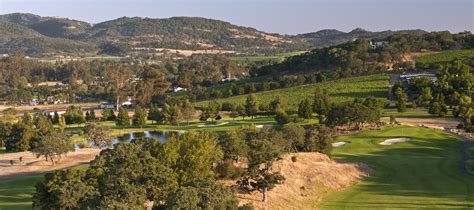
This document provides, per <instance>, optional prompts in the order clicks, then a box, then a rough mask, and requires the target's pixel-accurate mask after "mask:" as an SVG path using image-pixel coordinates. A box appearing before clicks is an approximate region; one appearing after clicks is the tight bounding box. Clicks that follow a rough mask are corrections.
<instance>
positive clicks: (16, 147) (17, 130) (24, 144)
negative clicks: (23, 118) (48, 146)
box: [5, 123, 35, 152]
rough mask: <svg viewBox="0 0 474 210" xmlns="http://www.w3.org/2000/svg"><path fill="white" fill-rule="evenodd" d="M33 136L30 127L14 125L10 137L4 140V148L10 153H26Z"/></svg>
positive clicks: (20, 124) (33, 132)
mask: <svg viewBox="0 0 474 210" xmlns="http://www.w3.org/2000/svg"><path fill="white" fill-rule="evenodd" d="M34 135H35V131H34V129H33V128H32V127H31V126H30V125H26V124H23V123H17V124H14V125H13V126H12V128H11V133H10V135H9V136H8V137H7V139H6V143H5V148H6V150H7V151H12V152H23V151H28V150H29V149H30V142H31V139H32V138H33V137H34Z"/></svg>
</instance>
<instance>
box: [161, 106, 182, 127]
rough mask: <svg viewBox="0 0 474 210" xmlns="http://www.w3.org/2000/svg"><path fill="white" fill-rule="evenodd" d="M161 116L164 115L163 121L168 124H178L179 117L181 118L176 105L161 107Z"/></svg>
mask: <svg viewBox="0 0 474 210" xmlns="http://www.w3.org/2000/svg"><path fill="white" fill-rule="evenodd" d="M163 114H164V116H163V117H164V121H165V122H166V123H168V124H172V125H175V124H178V123H179V120H181V117H182V116H183V115H182V114H181V109H180V108H179V106H178V105H172V106H170V105H168V104H165V106H164V107H163Z"/></svg>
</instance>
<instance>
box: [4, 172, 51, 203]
mask: <svg viewBox="0 0 474 210" xmlns="http://www.w3.org/2000/svg"><path fill="white" fill-rule="evenodd" d="M42 178H43V175H35V176H28V177H24V178H19V179H15V180H12V181H8V182H0V209H2V210H7V209H31V202H32V201H31V199H32V195H33V193H34V191H35V184H36V183H37V182H38V181H39V180H41V179H42Z"/></svg>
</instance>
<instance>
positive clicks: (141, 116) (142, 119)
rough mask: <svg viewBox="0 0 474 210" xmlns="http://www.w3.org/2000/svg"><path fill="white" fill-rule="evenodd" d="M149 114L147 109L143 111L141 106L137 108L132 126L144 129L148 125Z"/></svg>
mask: <svg viewBox="0 0 474 210" xmlns="http://www.w3.org/2000/svg"><path fill="white" fill-rule="evenodd" d="M146 119H147V113H146V110H145V109H142V108H141V107H140V106H137V107H136V108H135V113H133V117H132V124H133V126H138V127H140V128H142V127H143V126H144V125H146Z"/></svg>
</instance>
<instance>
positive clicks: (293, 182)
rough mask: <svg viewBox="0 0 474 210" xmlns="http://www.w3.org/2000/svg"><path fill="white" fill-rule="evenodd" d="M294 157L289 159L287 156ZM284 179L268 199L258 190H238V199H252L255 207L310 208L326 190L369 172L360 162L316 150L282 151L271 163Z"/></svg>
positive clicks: (331, 189) (347, 184) (347, 182)
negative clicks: (336, 157) (341, 158)
mask: <svg viewBox="0 0 474 210" xmlns="http://www.w3.org/2000/svg"><path fill="white" fill-rule="evenodd" d="M292 156H296V157H297V161H296V162H292V161H291V157H292ZM273 170H274V171H280V172H281V173H282V174H283V176H285V178H286V180H285V182H284V183H283V184H281V185H277V186H276V187H275V188H274V189H272V190H271V191H270V192H269V196H268V203H266V204H265V203H263V202H262V201H261V199H262V195H261V194H260V193H257V192H256V193H252V194H250V195H249V194H239V195H238V197H239V198H240V200H241V203H252V204H253V205H254V206H255V207H256V208H257V209H313V208H314V204H316V202H318V201H319V200H320V199H321V197H322V196H324V194H325V193H326V192H328V191H334V190H341V189H344V188H347V187H350V186H352V185H354V184H357V183H358V182H359V181H360V180H361V179H362V178H364V177H365V176H368V175H369V172H370V168H369V167H368V166H367V165H364V164H353V163H338V162H335V161H333V160H331V159H329V157H328V156H326V155H324V154H320V153H297V154H289V155H285V156H284V157H283V159H282V160H280V161H277V162H276V163H274V165H273Z"/></svg>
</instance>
